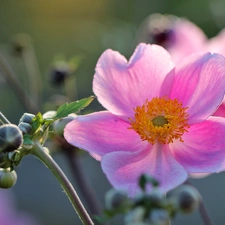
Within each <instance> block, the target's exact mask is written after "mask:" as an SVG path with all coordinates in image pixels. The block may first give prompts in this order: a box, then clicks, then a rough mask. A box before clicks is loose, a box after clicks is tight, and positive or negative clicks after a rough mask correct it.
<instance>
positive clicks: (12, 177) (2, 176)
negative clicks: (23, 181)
mask: <svg viewBox="0 0 225 225" xmlns="http://www.w3.org/2000/svg"><path fill="white" fill-rule="evenodd" d="M16 181H17V174H16V171H15V170H13V171H10V169H9V168H7V169H0V188H10V187H13V186H14V185H15V183H16Z"/></svg>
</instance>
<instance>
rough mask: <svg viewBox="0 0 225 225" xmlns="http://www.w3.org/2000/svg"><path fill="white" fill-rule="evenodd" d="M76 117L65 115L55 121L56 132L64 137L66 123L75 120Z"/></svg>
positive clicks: (54, 128)
mask: <svg viewBox="0 0 225 225" xmlns="http://www.w3.org/2000/svg"><path fill="white" fill-rule="evenodd" d="M74 118H75V116H67V117H64V118H62V119H59V120H57V121H55V122H54V123H53V130H54V132H55V134H57V135H59V136H61V137H63V133H64V128H65V126H66V124H67V123H69V122H71V121H72V120H74Z"/></svg>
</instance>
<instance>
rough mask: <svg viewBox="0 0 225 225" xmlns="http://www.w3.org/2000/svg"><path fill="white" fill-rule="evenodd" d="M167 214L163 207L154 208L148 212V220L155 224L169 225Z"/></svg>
mask: <svg viewBox="0 0 225 225" xmlns="http://www.w3.org/2000/svg"><path fill="white" fill-rule="evenodd" d="M169 219H170V218H169V214H168V212H167V211H166V210H164V209H154V210H152V212H151V214H150V221H151V223H152V224H155V225H169V224H170V222H169Z"/></svg>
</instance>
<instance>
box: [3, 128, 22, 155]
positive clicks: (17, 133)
mask: <svg viewBox="0 0 225 225" xmlns="http://www.w3.org/2000/svg"><path fill="white" fill-rule="evenodd" d="M22 143H23V134H22V132H21V130H20V129H19V128H18V127H17V126H16V125H14V124H5V125H2V126H0V152H3V151H4V152H11V151H13V150H16V149H18V148H19V147H20V146H21V145H22Z"/></svg>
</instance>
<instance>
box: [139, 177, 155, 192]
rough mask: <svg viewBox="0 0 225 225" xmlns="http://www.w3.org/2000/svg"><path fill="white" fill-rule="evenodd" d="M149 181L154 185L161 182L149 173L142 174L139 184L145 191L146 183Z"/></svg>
mask: <svg viewBox="0 0 225 225" xmlns="http://www.w3.org/2000/svg"><path fill="white" fill-rule="evenodd" d="M148 183H150V184H151V185H152V186H153V187H158V186H159V182H158V181H157V180H156V179H154V178H153V177H150V176H149V175H147V174H142V175H141V177H140V179H139V186H140V188H141V189H142V190H143V191H145V188H146V185H147V184H148Z"/></svg>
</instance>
